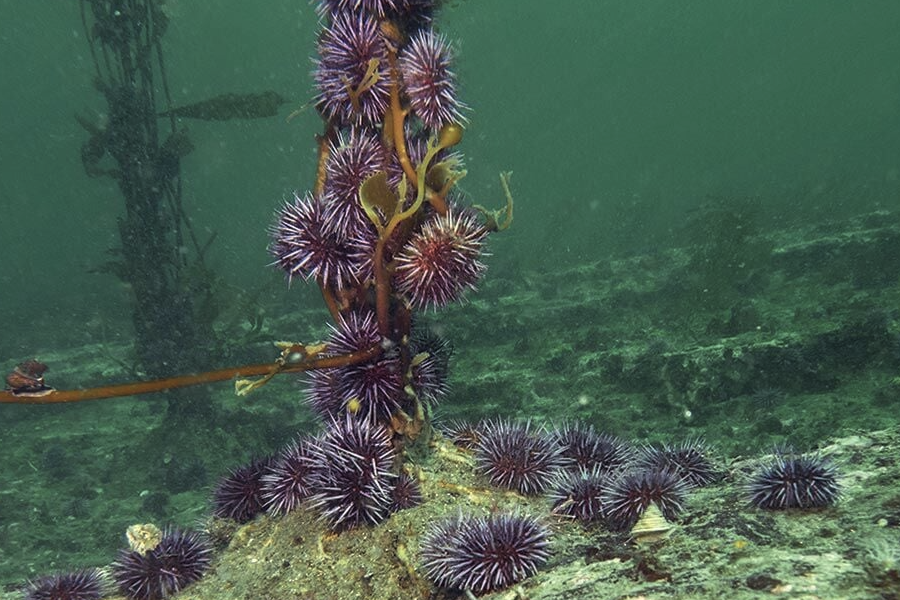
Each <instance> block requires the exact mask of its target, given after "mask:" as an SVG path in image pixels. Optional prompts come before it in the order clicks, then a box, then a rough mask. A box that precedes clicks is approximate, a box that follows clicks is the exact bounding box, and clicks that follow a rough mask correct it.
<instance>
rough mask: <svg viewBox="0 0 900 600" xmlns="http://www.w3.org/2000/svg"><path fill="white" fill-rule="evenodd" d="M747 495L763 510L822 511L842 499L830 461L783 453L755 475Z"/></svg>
mask: <svg viewBox="0 0 900 600" xmlns="http://www.w3.org/2000/svg"><path fill="white" fill-rule="evenodd" d="M747 494H748V496H749V497H750V502H751V503H752V504H753V505H754V506H757V507H759V508H767V509H773V510H781V509H788V508H822V507H825V506H831V505H832V504H834V502H835V501H836V500H837V499H838V496H839V495H840V485H839V484H838V481H837V469H836V467H835V466H834V464H833V463H832V462H831V460H829V459H828V458H825V457H822V456H819V455H793V454H785V453H780V452H779V453H776V455H775V458H774V459H773V460H772V461H770V462H769V463H767V464H765V465H763V466H762V467H761V468H760V469H759V471H757V473H755V474H754V475H753V478H752V479H751V480H750V482H749V483H748V484H747Z"/></svg>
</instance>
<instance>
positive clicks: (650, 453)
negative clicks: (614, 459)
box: [638, 439, 718, 487]
mask: <svg viewBox="0 0 900 600" xmlns="http://www.w3.org/2000/svg"><path fill="white" fill-rule="evenodd" d="M709 453H710V451H709V446H708V445H707V444H706V443H705V442H704V441H703V440H701V439H692V440H686V441H684V442H681V443H680V444H663V445H662V446H647V447H645V448H643V449H642V450H641V456H640V458H639V459H638V464H639V465H640V467H641V468H643V469H646V470H648V471H652V470H656V471H670V472H672V473H674V474H675V475H678V476H679V477H681V478H682V479H684V480H685V481H686V482H687V483H688V484H689V485H691V486H694V487H702V486H704V485H709V484H710V483H712V482H713V481H715V480H716V477H717V476H718V474H717V473H716V469H715V467H714V466H713V464H712V462H710V460H709Z"/></svg>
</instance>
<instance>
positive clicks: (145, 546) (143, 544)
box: [125, 523, 163, 554]
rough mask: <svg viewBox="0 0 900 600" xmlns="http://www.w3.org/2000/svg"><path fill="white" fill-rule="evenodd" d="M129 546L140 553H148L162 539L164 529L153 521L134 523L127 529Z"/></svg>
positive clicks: (126, 534) (126, 535)
mask: <svg viewBox="0 0 900 600" xmlns="http://www.w3.org/2000/svg"><path fill="white" fill-rule="evenodd" d="M125 537H126V538H128V546H129V547H130V548H131V549H132V550H134V551H135V552H137V553H138V554H146V553H147V552H149V551H151V550H153V549H154V548H156V547H157V546H158V545H159V543H160V542H161V541H162V537H163V534H162V531H160V529H159V527H157V526H156V525H154V524H153V523H142V524H137V525H132V526H131V527H129V528H128V529H126V530H125Z"/></svg>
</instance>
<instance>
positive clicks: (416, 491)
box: [390, 473, 422, 513]
mask: <svg viewBox="0 0 900 600" xmlns="http://www.w3.org/2000/svg"><path fill="white" fill-rule="evenodd" d="M419 504H422V490H421V488H420V487H419V481H418V480H417V479H416V478H415V477H413V476H411V475H408V474H406V473H400V475H399V476H398V477H397V480H396V481H395V482H394V488H393V489H392V490H391V506H390V512H392V513H394V512H397V511H398V510H404V509H407V508H412V507H413V506H418V505H419Z"/></svg>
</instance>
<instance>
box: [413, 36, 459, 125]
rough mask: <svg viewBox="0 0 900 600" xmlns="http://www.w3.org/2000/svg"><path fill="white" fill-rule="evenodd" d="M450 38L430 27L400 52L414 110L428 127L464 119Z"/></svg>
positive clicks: (414, 37)
mask: <svg viewBox="0 0 900 600" xmlns="http://www.w3.org/2000/svg"><path fill="white" fill-rule="evenodd" d="M452 62H453V57H452V52H451V50H450V45H449V44H448V43H447V39H446V38H445V37H444V36H443V35H440V34H438V33H435V32H434V31H433V30H431V29H423V30H422V31H420V32H419V33H418V34H416V35H414V36H413V38H412V39H411V40H410V42H409V44H407V45H406V46H405V47H404V48H403V50H402V51H401V53H400V72H401V74H402V77H403V84H404V90H405V91H406V94H407V96H408V97H409V103H410V106H411V107H412V109H413V112H414V113H415V114H416V115H417V116H418V117H419V118H420V119H421V120H422V122H423V123H424V124H425V126H426V127H429V128H431V129H433V130H435V131H436V130H439V129H440V128H441V127H443V126H444V125H448V124H450V123H459V122H462V121H464V118H463V116H462V113H461V108H462V104H460V102H459V100H458V99H457V97H456V76H455V75H454V74H453V71H452V70H451V68H450V67H451V63H452Z"/></svg>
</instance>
